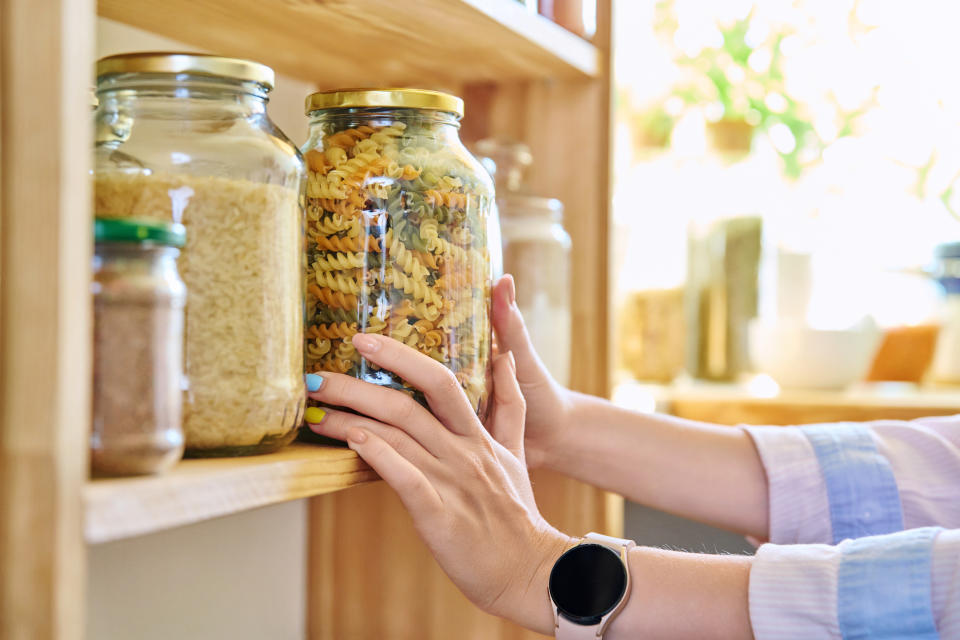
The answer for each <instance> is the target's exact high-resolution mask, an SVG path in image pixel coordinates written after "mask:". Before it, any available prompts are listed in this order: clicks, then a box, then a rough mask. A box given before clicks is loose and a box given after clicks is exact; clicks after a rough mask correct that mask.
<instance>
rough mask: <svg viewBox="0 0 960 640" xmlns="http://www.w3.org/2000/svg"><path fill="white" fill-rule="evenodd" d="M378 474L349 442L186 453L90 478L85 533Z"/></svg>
mask: <svg viewBox="0 0 960 640" xmlns="http://www.w3.org/2000/svg"><path fill="white" fill-rule="evenodd" d="M376 479H377V475H376V473H374V472H373V470H372V469H370V467H369V466H367V465H366V463H364V462H363V461H362V460H360V458H359V457H357V454H355V453H354V452H353V451H351V450H350V449H346V448H340V447H328V446H321V445H310V444H302V443H294V444H293V445H291V446H289V447H287V448H286V449H283V450H281V451H278V452H276V453H272V454H267V455H263V456H249V457H244V458H210V459H196V460H184V461H182V462H181V463H180V464H178V465H177V466H176V467H175V468H174V469H173V470H171V471H170V472H168V473H165V474H162V475H157V476H146V477H137V478H115V479H114V478H111V479H98V480H92V481H90V482H88V483H87V484H86V486H85V487H84V492H83V497H84V503H85V510H86V514H85V515H86V518H85V523H84V537H85V538H86V541H87V542H88V543H90V544H97V543H100V542H108V541H110V540H118V539H121V538H128V537H132V536H138V535H143V534H146V533H152V532H154V531H159V530H162V529H169V528H171V527H176V526H180V525H184V524H190V523H193V522H199V521H201V520H208V519H210V518H216V517H219V516H225V515H229V514H231V513H237V512H239V511H245V510H247V509H252V508H255V507H262V506H265V505H269V504H274V503H277V502H284V501H287V500H296V499H298V498H306V497H309V496H315V495H319V494H322V493H330V492H332V491H338V490H340V489H346V488H347V487H351V486H354V485H358V484H361V483H364V482H370V481H372V480H376Z"/></svg>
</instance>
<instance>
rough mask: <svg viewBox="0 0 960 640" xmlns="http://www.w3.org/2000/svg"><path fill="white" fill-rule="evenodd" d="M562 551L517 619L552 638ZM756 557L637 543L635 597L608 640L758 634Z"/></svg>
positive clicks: (702, 639) (634, 552)
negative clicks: (552, 594) (753, 595)
mask: <svg viewBox="0 0 960 640" xmlns="http://www.w3.org/2000/svg"><path fill="white" fill-rule="evenodd" d="M562 551H563V547H562V545H561V548H560V549H559V550H555V551H554V553H553V554H551V555H550V559H551V561H550V562H546V563H544V566H543V568H542V571H541V572H540V573H539V575H538V577H537V579H536V580H534V582H533V583H532V585H531V586H532V587H533V589H532V593H531V596H532V597H531V598H530V600H529V604H528V605H527V606H528V608H529V609H528V614H529V615H526V616H524V617H523V618H521V619H517V620H516V621H517V622H519V623H520V624H522V625H524V626H526V627H528V628H530V629H533V630H535V631H538V632H539V633H543V634H545V635H549V636H552V635H553V633H554V618H553V612H552V609H551V606H550V602H549V599H548V597H547V580H548V578H549V569H550V568H551V567H552V562H553V561H555V560H556V557H559V554H560V553H562ZM554 556H556V557H554ZM752 560H753V559H752V558H751V557H749V556H716V555H705V554H694V553H680V552H675V551H664V550H661V549H652V548H649V547H635V548H634V549H632V550H631V551H630V553H629V555H628V563H629V565H630V596H629V598H628V600H627V603H626V605H625V606H624V608H623V610H622V611H621V612H620V613H619V615H617V617H616V618H614V619H613V621H612V622H611V623H610V626H609V627H608V628H607V631H606V633H605V634H604V636H603V637H604V640H633V639H634V638H651V639H656V638H671V639H673V640H683V639H685V638H691V639H694V638H695V639H697V640H709V639H710V638H725V639H740V638H753V634H752V632H751V627H750V610H749V601H748V593H749V582H750V567H751V563H752Z"/></svg>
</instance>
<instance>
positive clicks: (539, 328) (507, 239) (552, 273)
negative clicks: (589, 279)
mask: <svg viewBox="0 0 960 640" xmlns="http://www.w3.org/2000/svg"><path fill="white" fill-rule="evenodd" d="M474 149H475V151H476V152H477V154H478V156H479V157H480V161H481V163H482V164H483V165H484V167H485V168H486V169H487V171H489V172H490V175H492V176H493V179H494V184H496V188H497V211H498V214H499V217H500V226H501V229H502V234H503V267H504V271H505V272H506V273H510V274H512V275H513V278H514V280H515V282H516V288H517V306H518V307H519V308H520V312H521V313H522V314H523V318H524V320H525V321H526V324H527V330H528V331H529V333H530V337H531V339H532V340H533V343H534V346H535V347H536V350H537V354H538V355H539V356H540V359H541V360H543V363H544V365H546V367H547V369H548V370H549V371H550V373H551V374H552V375H553V377H554V378H556V380H557V381H558V382H559V383H560V384H563V385H566V384H568V383H569V380H570V348H571V345H570V340H571V332H572V329H571V310H570V246H571V240H570V235H569V234H568V233H567V232H566V230H565V229H564V228H563V203H562V202H560V201H559V200H557V199H555V198H543V197H539V196H535V195H529V194H528V193H527V188H526V185H525V183H524V178H525V172H526V171H527V170H528V169H529V168H530V166H531V165H532V164H533V155H532V154H531V153H530V149H529V147H527V145H525V144H523V143H519V142H514V141H506V140H496V139H492V138H487V139H484V140H480V141H478V142H477V143H476V144H475V145H474Z"/></svg>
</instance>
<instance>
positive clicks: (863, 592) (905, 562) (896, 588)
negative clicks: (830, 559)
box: [837, 527, 942, 640]
mask: <svg viewBox="0 0 960 640" xmlns="http://www.w3.org/2000/svg"><path fill="white" fill-rule="evenodd" d="M940 531H942V529H939V528H935V527H927V528H925V529H911V530H909V531H901V532H899V533H894V534H890V535H885V536H874V537H870V538H861V539H858V540H848V541H846V542H844V543H843V544H842V545H840V547H839V548H840V550H841V551H842V552H843V556H842V558H841V560H840V568H839V571H838V576H837V617H838V621H839V624H840V632H841V634H842V636H843V638H844V640H867V639H869V640H895V639H897V638H911V640H937V639H938V638H939V637H940V634H939V633H938V632H937V628H936V623H935V621H934V617H933V607H932V604H931V589H932V587H931V578H930V576H931V564H932V562H933V543H934V541H935V540H936V537H937V534H939V533H940Z"/></svg>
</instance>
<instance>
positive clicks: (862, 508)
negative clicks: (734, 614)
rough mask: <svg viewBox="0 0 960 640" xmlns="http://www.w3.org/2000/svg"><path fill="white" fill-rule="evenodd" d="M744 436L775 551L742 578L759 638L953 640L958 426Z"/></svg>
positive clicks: (956, 624)
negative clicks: (762, 485) (752, 451)
mask: <svg viewBox="0 0 960 640" xmlns="http://www.w3.org/2000/svg"><path fill="white" fill-rule="evenodd" d="M746 430H747V431H748V433H749V434H750V435H751V437H752V438H753V440H754V442H755V444H756V446H757V449H758V451H759V453H760V457H761V459H762V461H763V464H764V468H765V469H766V472H767V479H768V484H769V507H770V510H769V512H770V529H769V537H770V540H771V542H773V543H774V544H767V545H763V546H761V547H760V549H759V550H758V551H757V556H756V558H755V560H754V565H753V568H752V570H751V574H750V616H751V622H752V623H753V627H754V635H755V636H756V637H757V638H758V640H763V639H766V638H772V639H786V638H862V639H869V638H918V639H928V638H929V639H933V638H960V416H953V417H949V418H930V419H923V420H917V421H914V422H900V421H878V422H871V423H862V424H853V423H845V424H822V425H809V426H805V427H746ZM939 527H945V528H947V529H953V530H945V529H941V528H939ZM810 543H819V544H810Z"/></svg>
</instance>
